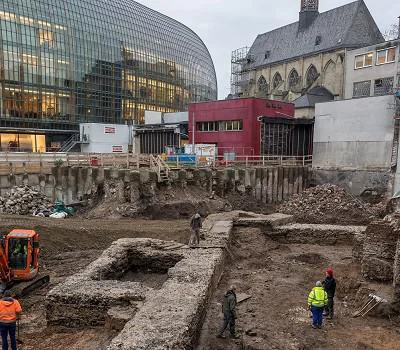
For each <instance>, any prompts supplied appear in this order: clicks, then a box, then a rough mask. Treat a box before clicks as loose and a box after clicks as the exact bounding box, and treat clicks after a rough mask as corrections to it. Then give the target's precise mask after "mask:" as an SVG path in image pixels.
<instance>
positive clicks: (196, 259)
mask: <svg viewBox="0 0 400 350" xmlns="http://www.w3.org/2000/svg"><path fill="white" fill-rule="evenodd" d="M244 216H246V218H247V219H249V214H247V213H244V212H238V211H236V212H229V213H223V214H214V215H210V216H209V217H208V218H207V219H206V220H205V222H204V223H203V228H204V230H205V231H206V240H205V241H202V242H201V245H200V248H197V249H190V248H189V247H188V246H186V245H182V244H179V243H176V242H166V241H160V240H154V239H120V240H118V241H116V242H114V243H113V244H112V245H111V247H110V248H109V249H107V250H106V251H104V253H103V254H102V255H101V256H100V258H99V259H97V260H96V261H94V262H93V263H91V264H90V265H89V266H88V267H87V268H86V269H85V270H84V271H82V272H81V273H78V274H76V275H74V276H71V277H69V278H68V279H67V280H66V281H65V282H63V283H61V284H59V285H58V286H56V287H55V288H54V289H53V290H51V291H50V292H49V293H48V295H47V297H46V313H47V321H48V323H49V324H50V325H63V326H67V327H84V326H105V327H107V328H109V329H113V330H117V331H120V333H119V334H118V335H117V336H116V337H115V338H114V339H113V340H112V342H111V344H110V345H109V347H108V348H107V350H128V349H135V350H145V349H146V350H147V349H152V350H185V349H193V347H194V345H195V343H196V341H197V337H198V334H199V332H200V329H201V327H202V324H203V320H204V317H205V313H206V309H207V307H208V304H209V300H210V297H211V295H212V294H213V292H214V291H215V289H216V287H217V284H218V282H219V279H220V277H221V275H222V272H223V267H224V260H225V257H226V255H227V252H228V251H229V244H230V238H231V232H232V228H233V225H234V222H236V221H237V219H240V218H243V217H244ZM250 217H253V219H254V220H255V221H256V218H259V221H260V223H261V224H263V225H264V224H266V225H269V226H270V227H275V226H277V225H279V224H280V223H284V222H288V221H289V222H290V220H291V217H290V216H288V215H283V214H274V215H271V216H264V215H256V214H250Z"/></svg>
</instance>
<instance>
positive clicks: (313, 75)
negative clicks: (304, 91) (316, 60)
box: [306, 64, 319, 86]
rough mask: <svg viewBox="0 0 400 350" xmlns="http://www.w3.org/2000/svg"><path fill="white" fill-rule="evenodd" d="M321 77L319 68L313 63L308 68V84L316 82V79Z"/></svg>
mask: <svg viewBox="0 0 400 350" xmlns="http://www.w3.org/2000/svg"><path fill="white" fill-rule="evenodd" d="M318 77H319V73H318V71H317V68H315V66H314V65H313V64H312V65H311V66H310V67H308V69H307V75H306V81H307V86H310V85H312V84H313V83H314V81H315V80H317V78H318Z"/></svg>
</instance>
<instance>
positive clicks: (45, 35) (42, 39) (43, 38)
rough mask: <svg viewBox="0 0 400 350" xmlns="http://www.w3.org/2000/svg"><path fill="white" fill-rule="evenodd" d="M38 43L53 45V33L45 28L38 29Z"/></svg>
mask: <svg viewBox="0 0 400 350" xmlns="http://www.w3.org/2000/svg"><path fill="white" fill-rule="evenodd" d="M38 33H39V44H40V45H48V47H54V43H55V40H54V33H53V32H52V31H50V30H47V29H39V32H38Z"/></svg>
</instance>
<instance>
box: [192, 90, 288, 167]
mask: <svg viewBox="0 0 400 350" xmlns="http://www.w3.org/2000/svg"><path fill="white" fill-rule="evenodd" d="M264 118H281V119H285V118H286V119H294V105H293V104H291V103H285V102H281V101H271V100H266V99H260V98H241V99H232V100H222V101H214V102H203V103H193V104H191V105H190V106H189V143H196V144H213V145H215V146H216V147H217V150H218V156H220V157H224V158H225V159H226V160H233V159H235V157H237V156H259V155H261V154H263V152H264V151H266V150H267V149H269V148H268V147H267V146H265V147H263V145H262V142H261V139H262V137H261V135H262V130H264V129H263V120H264ZM269 130H271V129H269ZM282 130H283V129H282ZM273 134H275V135H278V134H276V133H274V131H271V134H270V137H269V138H268V139H269V140H270V141H271V142H276V143H277V144H278V143H279V142H280V141H279V140H278V137H276V138H275V139H274V138H273V136H272V135H273ZM193 137H194V140H193ZM279 144H280V143H279ZM273 151H274V152H275V151H276V152H278V153H279V155H281V153H280V152H281V149H280V148H279V149H278V148H273ZM269 154H272V153H270V152H269Z"/></svg>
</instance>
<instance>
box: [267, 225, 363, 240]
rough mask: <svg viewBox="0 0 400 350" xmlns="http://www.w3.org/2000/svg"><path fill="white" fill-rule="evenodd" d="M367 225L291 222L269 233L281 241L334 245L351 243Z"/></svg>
mask: <svg viewBox="0 0 400 350" xmlns="http://www.w3.org/2000/svg"><path fill="white" fill-rule="evenodd" d="M365 229H366V227H365V226H339V225H319V224H298V223H294V224H289V225H283V226H279V227H276V228H275V230H274V231H271V232H269V233H268V234H269V235H270V236H271V237H272V238H274V239H275V240H276V241H278V242H281V243H298V244H320V245H334V244H342V245H348V244H349V243H350V244H351V243H352V242H353V241H354V239H355V237H357V236H358V235H360V234H362V233H363V232H364V231H365Z"/></svg>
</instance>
